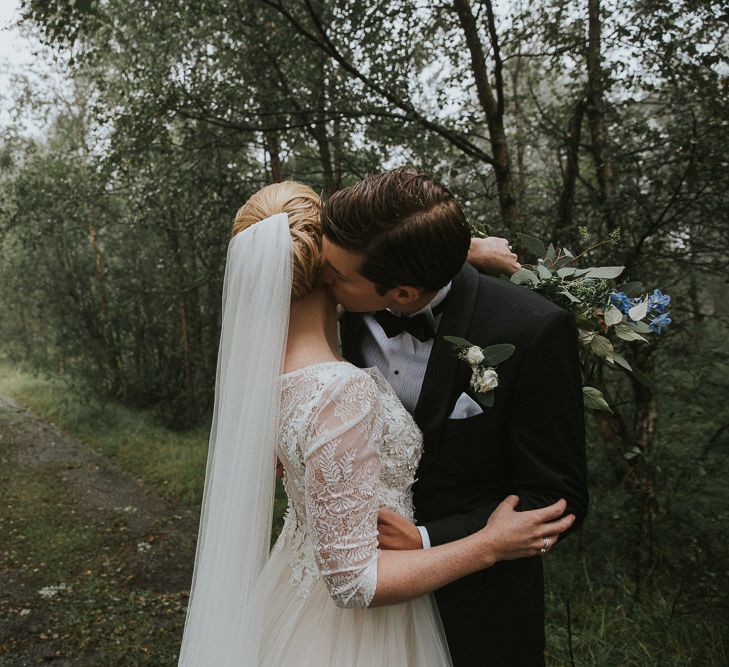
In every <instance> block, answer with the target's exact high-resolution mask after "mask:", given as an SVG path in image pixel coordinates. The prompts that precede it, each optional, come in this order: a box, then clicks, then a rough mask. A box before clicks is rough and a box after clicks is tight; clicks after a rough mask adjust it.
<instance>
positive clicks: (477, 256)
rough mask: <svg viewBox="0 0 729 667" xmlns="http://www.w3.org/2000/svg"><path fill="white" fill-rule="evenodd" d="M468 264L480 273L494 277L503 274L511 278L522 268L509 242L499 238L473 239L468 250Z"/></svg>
mask: <svg viewBox="0 0 729 667" xmlns="http://www.w3.org/2000/svg"><path fill="white" fill-rule="evenodd" d="M468 263H469V264H471V265H472V266H473V267H475V268H476V269H478V271H479V272H480V273H487V274H489V275H492V276H500V275H502V274H505V275H507V276H510V275H511V274H512V273H516V272H517V271H518V270H519V269H520V268H521V264H519V258H518V257H517V256H516V254H515V253H513V252H512V251H511V246H510V245H509V242H508V241H507V240H506V239H502V238H499V237H498V236H487V237H486V238H484V239H479V238H472V239H471V247H470V248H469V250H468Z"/></svg>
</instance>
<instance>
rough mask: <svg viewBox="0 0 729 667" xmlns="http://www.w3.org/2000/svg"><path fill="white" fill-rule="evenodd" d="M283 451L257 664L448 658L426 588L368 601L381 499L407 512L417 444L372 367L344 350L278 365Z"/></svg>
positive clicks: (342, 665)
mask: <svg viewBox="0 0 729 667" xmlns="http://www.w3.org/2000/svg"><path fill="white" fill-rule="evenodd" d="M281 392H282V393H281V416H280V420H279V441H278V445H277V450H278V457H279V459H280V460H281V462H282V464H283V467H284V470H285V475H284V484H285V488H286V492H287V495H288V498H289V507H288V512H287V515H286V520H285V523H284V528H283V530H282V532H281V535H280V536H279V539H278V540H277V542H276V544H275V546H274V548H273V551H272V553H271V557H270V559H269V560H268V562H267V564H266V566H265V568H264V571H263V574H262V576H261V578H260V580H259V584H258V586H257V587H256V590H255V593H254V600H253V608H254V609H257V610H260V612H261V614H262V620H263V623H262V627H263V638H262V642H261V648H260V652H259V657H258V661H257V664H258V665H270V666H276V667H282V666H284V665H292V666H293V665H296V667H301V666H303V665H311V666H314V665H316V666H317V667H325V666H327V665H331V666H335V665H336V666H337V667H355V666H357V667H360V666H365V665H368V666H372V667H375V666H377V667H406V666H407V667H420V666H430V665H433V666H435V665H437V666H439V667H440V666H442V665H449V664H450V659H449V656H448V650H447V647H446V643H445V639H444V636H443V631H442V627H441V624H440V619H439V617H438V613H437V610H436V608H435V603H434V602H433V598H432V596H431V595H427V596H423V597H420V598H417V599H415V600H413V601H410V602H405V603H401V604H396V605H388V606H383V607H373V608H369V609H368V608H367V606H368V604H369V603H370V601H371V600H372V597H373V595H374V593H375V588H376V585H377V559H378V550H377V510H378V508H379V507H380V506H384V507H387V508H389V509H392V510H394V511H396V512H399V513H400V514H402V515H404V516H406V517H409V518H411V519H412V516H413V505H412V495H411V491H410V487H411V486H412V483H413V481H414V474H415V470H416V467H417V465H418V460H419V458H420V454H421V451H422V436H421V433H420V431H419V430H418V428H417V426H416V425H415V422H414V421H413V419H412V417H411V416H410V415H409V414H408V412H407V411H406V410H405V408H404V407H403V406H402V404H401V403H400V401H399V400H398V398H397V396H396V395H395V393H394V392H393V390H392V388H391V387H390V386H389V385H388V384H387V382H386V380H385V379H384V377H383V376H382V375H381V374H380V372H379V370H377V369H367V370H361V369H358V368H356V367H355V366H352V365H351V364H348V363H345V362H330V363H322V364H316V365H314V366H309V367H307V368H303V369H301V370H298V371H294V372H292V373H287V374H285V375H283V376H281Z"/></svg>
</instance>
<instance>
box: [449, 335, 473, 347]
mask: <svg viewBox="0 0 729 667" xmlns="http://www.w3.org/2000/svg"><path fill="white" fill-rule="evenodd" d="M443 340H447V341H448V342H449V343H453V345H458V346H459V347H476V346H475V345H474V344H473V343H469V342H468V341H467V340H466V339H465V338H459V337H458V336H443Z"/></svg>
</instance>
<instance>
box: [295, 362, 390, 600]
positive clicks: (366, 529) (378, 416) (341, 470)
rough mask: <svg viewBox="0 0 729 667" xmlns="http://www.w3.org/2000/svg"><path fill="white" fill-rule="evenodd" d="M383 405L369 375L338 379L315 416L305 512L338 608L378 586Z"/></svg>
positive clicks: (371, 593)
mask: <svg viewBox="0 0 729 667" xmlns="http://www.w3.org/2000/svg"><path fill="white" fill-rule="evenodd" d="M382 423H383V422H382V409H381V407H380V400H379V394H378V392H377V388H376V386H375V384H374V382H373V380H372V378H370V377H369V376H367V375H366V374H364V373H361V372H357V373H356V374H352V375H349V376H347V377H346V378H339V379H338V380H336V381H335V382H333V383H332V385H331V386H330V387H328V388H327V390H326V391H325V393H324V397H323V400H322V402H321V404H320V405H319V408H318V410H317V411H316V413H315V415H314V418H313V419H312V420H311V422H310V426H309V433H308V437H307V440H308V442H307V443H306V448H305V452H304V461H305V473H304V493H305V499H306V512H307V516H308V521H309V527H310V530H311V537H312V541H313V546H314V553H315V555H316V562H317V566H318V568H319V572H320V573H321V575H322V577H323V578H324V582H325V583H326V586H327V589H328V590H329V594H330V595H331V596H332V598H333V599H334V602H335V603H336V605H337V606H338V607H366V606H368V605H369V603H370V602H371V600H372V597H373V596H374V594H375V588H376V586H377V555H378V550H377V510H378V486H379V468H380V460H379V450H380V442H381V439H382Z"/></svg>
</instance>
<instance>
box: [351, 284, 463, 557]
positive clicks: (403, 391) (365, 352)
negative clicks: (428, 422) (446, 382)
mask: <svg viewBox="0 0 729 667" xmlns="http://www.w3.org/2000/svg"><path fill="white" fill-rule="evenodd" d="M450 289H451V283H448V284H447V285H446V286H445V287H443V288H442V289H440V290H439V291H438V292H437V293H436V295H435V296H434V297H433V299H432V300H431V301H430V303H429V304H428V305H427V306H425V307H424V308H422V309H421V310H419V311H417V312H416V313H411V314H410V315H409V316H410V317H413V316H415V315H418V314H420V313H423V314H424V315H425V316H426V317H427V318H428V321H429V322H430V325H431V326H432V327H433V331H436V330H437V329H438V324H439V323H440V319H441V317H442V313H441V314H438V315H433V308H435V307H436V306H438V304H440V303H441V302H442V301H443V299H445V298H446V296H447V295H448V292H449V291H450ZM394 314H397V313H394ZM363 320H364V323H365V325H366V327H367V334H366V335H365V336H364V339H363V341H362V358H363V360H364V363H365V366H368V367H374V366H376V367H377V368H379V369H380V371H381V372H382V374H383V375H384V376H385V378H386V379H387V381H388V382H389V383H390V385H391V386H392V388H393V389H394V390H395V393H396V394H397V397H398V398H399V399H400V400H401V401H402V404H403V405H404V406H405V408H406V409H407V411H408V412H410V413H411V414H412V413H413V412H414V411H415V406H416V405H417V404H418V398H419V397H420V390H421V389H422V387H423V380H424V379H425V369H426V368H427V367H428V358H429V357H430V351H431V350H432V349H433V342H434V340H433V339H432V338H431V339H430V340H427V341H425V342H422V341H419V340H418V339H417V338H415V337H414V336H413V335H411V334H410V333H408V332H407V331H403V332H402V333H400V334H398V335H397V336H393V337H392V338H388V337H387V334H385V332H384V331H383V329H382V327H381V326H380V325H379V324H378V322H377V320H376V319H375V318H374V316H373V315H371V314H367V315H364V316H363ZM417 528H418V530H419V531H420V536H421V538H422V541H423V548H424V549H427V548H429V547H430V538H429V536H428V531H427V530H425V528H423V526H418V527H417Z"/></svg>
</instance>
